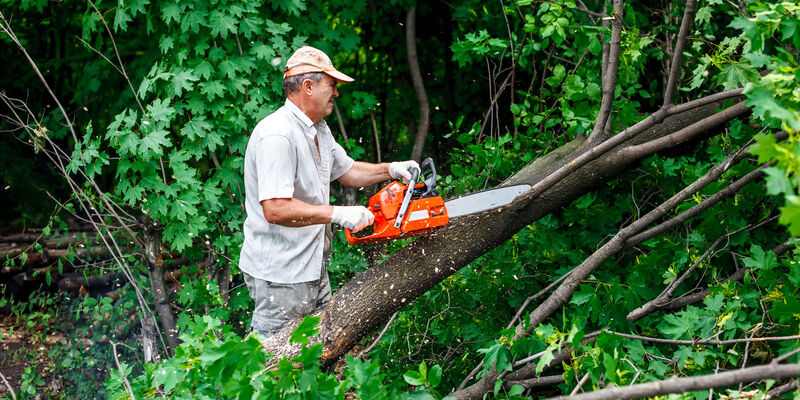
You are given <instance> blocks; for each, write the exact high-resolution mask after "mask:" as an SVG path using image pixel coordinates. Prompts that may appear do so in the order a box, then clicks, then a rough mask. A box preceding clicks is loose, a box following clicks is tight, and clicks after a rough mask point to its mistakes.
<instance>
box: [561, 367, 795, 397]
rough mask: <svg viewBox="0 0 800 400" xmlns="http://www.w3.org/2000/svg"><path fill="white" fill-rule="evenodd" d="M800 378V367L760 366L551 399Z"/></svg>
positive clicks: (652, 393)
mask: <svg viewBox="0 0 800 400" xmlns="http://www.w3.org/2000/svg"><path fill="white" fill-rule="evenodd" d="M797 376H800V364H790V365H761V366H758V367H750V368H745V369H737V370H735V371H727V372H721V373H719V374H712V375H702V376H695V377H687V378H677V377H674V376H673V377H672V378H669V379H665V380H662V381H656V382H647V383H640V384H638V385H633V386H626V387H609V388H606V389H601V390H596V391H594V392H589V393H581V394H578V395H575V396H571V397H568V396H558V397H552V398H551V399H552V400H566V399H568V398H569V399H572V400H605V399H609V400H612V399H615V400H621V399H636V398H643V397H654V396H659V395H664V394H669V393H686V392H692V391H697V390H705V389H709V388H717V387H723V386H730V385H734V384H738V383H740V382H753V381H758V380H762V379H780V378H793V377H797Z"/></svg>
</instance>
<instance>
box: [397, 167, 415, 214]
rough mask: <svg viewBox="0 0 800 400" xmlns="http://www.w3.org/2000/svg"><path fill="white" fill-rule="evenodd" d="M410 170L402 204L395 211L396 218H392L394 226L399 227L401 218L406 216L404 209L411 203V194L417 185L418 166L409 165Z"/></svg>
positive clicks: (406, 209)
mask: <svg viewBox="0 0 800 400" xmlns="http://www.w3.org/2000/svg"><path fill="white" fill-rule="evenodd" d="M409 169H410V171H411V180H409V181H408V189H406V194H405V195H403V204H402V205H401V206H400V209H399V210H398V211H397V218H396V219H395V220H394V227H395V228H398V229H399V228H400V225H401V224H402V223H403V219H405V217H406V211H408V205H409V204H411V196H413V195H414V187H415V186H417V181H418V180H419V172H420V170H419V168H416V167H411V168H409Z"/></svg>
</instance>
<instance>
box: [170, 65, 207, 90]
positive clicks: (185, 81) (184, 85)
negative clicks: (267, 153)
mask: <svg viewBox="0 0 800 400" xmlns="http://www.w3.org/2000/svg"><path fill="white" fill-rule="evenodd" d="M198 80H200V78H198V77H196V76H194V74H192V71H187V70H181V71H180V72H178V73H177V74H175V76H173V77H172V82H171V84H172V93H173V94H174V95H175V96H180V95H182V94H183V91H184V90H186V91H187V92H191V91H192V89H193V84H192V82H197V81H198Z"/></svg>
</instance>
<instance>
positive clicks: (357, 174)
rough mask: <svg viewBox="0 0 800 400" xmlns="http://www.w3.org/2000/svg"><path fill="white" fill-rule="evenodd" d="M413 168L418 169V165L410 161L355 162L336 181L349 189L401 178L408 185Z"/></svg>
mask: <svg viewBox="0 0 800 400" xmlns="http://www.w3.org/2000/svg"><path fill="white" fill-rule="evenodd" d="M413 168H416V169H419V164H417V162H416V161H411V160H409V161H399V162H393V163H383V164H370V163H365V162H360V161H356V162H354V163H353V166H352V167H351V168H350V170H349V171H347V172H346V173H345V174H344V175H342V176H341V177H340V178H339V179H338V180H339V182H340V183H341V184H342V185H345V186H350V187H364V186H369V185H374V184H376V183H378V182H383V181H385V180H389V179H398V178H402V179H403V182H406V183H408V181H409V180H410V179H411V170H412V169H413Z"/></svg>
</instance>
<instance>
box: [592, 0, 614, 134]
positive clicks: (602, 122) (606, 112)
mask: <svg viewBox="0 0 800 400" xmlns="http://www.w3.org/2000/svg"><path fill="white" fill-rule="evenodd" d="M622 17H623V10H622V0H614V15H613V18H614V21H613V22H612V23H611V46H610V48H609V50H608V66H607V67H606V68H605V71H604V72H603V97H602V99H601V100H600V111H598V113H597V120H595V123H594V129H592V133H591V134H590V135H589V138H588V139H587V142H589V143H595V142H597V141H600V140H601V139H605V137H604V133H605V127H606V124H607V123H608V121H609V120H610V119H611V106H612V104H613V103H614V91H615V89H616V87H617V75H618V72H619V48H620V44H621V43H622Z"/></svg>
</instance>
